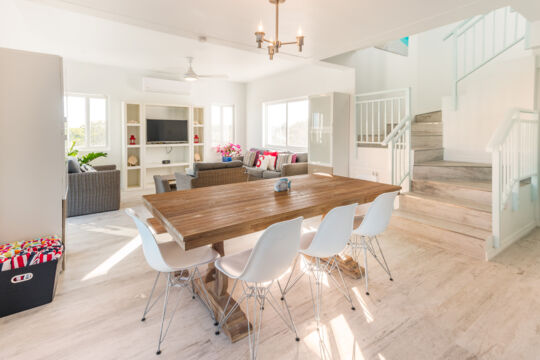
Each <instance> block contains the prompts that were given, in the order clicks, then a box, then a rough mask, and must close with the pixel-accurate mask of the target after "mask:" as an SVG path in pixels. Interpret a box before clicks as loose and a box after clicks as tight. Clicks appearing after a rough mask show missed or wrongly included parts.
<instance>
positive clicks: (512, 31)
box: [444, 6, 528, 108]
mask: <svg viewBox="0 0 540 360" xmlns="http://www.w3.org/2000/svg"><path fill="white" fill-rule="evenodd" d="M526 24H527V19H526V18H525V17H523V16H522V15H521V14H519V13H518V12H516V11H515V10H513V9H512V8H510V7H508V6H507V7H502V8H499V9H496V10H493V11H491V12H489V13H487V14H484V15H477V16H474V17H472V18H470V19H467V20H465V21H463V22H462V23H460V24H459V25H458V26H457V27H456V28H454V29H453V30H452V32H451V33H450V34H448V35H447V36H446V37H445V38H444V40H448V39H450V38H451V39H452V40H453V48H454V49H453V70H452V71H453V78H454V79H453V84H452V85H453V86H452V87H453V89H452V90H453V91H452V95H453V98H454V107H455V108H457V105H458V104H457V103H458V85H459V83H460V82H461V81H462V80H464V79H465V78H467V77H468V76H470V75H471V74H473V73H474V72H475V71H477V70H478V69H480V68H482V67H483V66H484V65H486V64H488V63H489V62H490V61H492V60H493V59H495V58H496V57H498V56H499V55H501V54H502V53H504V52H505V51H507V50H508V49H510V48H512V47H513V46H514V45H516V44H517V43H519V42H520V41H522V40H523V39H525V37H526V35H527V31H528V27H527V25H526Z"/></svg>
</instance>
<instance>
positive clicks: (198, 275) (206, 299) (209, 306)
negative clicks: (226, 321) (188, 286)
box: [193, 267, 218, 326]
mask: <svg viewBox="0 0 540 360" xmlns="http://www.w3.org/2000/svg"><path fill="white" fill-rule="evenodd" d="M193 272H194V276H195V275H196V278H195V277H194V279H193V281H194V283H193V286H194V287H195V281H197V280H198V281H199V283H200V284H201V285H200V288H201V292H202V293H203V294H204V299H203V298H202V297H201V296H200V295H199V299H200V300H201V302H202V303H203V305H204V306H205V307H206V310H208V312H209V313H210V317H211V318H212V320H213V321H214V326H217V325H218V322H217V319H216V315H215V314H214V311H213V310H212V302H211V301H210V295H208V291H207V290H206V285H205V284H204V281H203V279H202V276H201V272H200V271H199V268H198V267H195V269H194V270H193ZM194 291H195V289H194Z"/></svg>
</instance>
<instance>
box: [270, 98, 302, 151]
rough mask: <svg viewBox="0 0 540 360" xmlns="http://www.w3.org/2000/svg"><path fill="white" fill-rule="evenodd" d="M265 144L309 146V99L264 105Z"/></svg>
mask: <svg viewBox="0 0 540 360" xmlns="http://www.w3.org/2000/svg"><path fill="white" fill-rule="evenodd" d="M264 111H265V126H266V129H265V134H266V136H265V146H267V147H275V148H283V149H294V150H299V149H302V150H305V149H307V147H308V101H307V99H301V100H290V101H281V102H277V103H270V104H265V105H264Z"/></svg>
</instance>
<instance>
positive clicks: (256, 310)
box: [246, 285, 265, 360]
mask: <svg viewBox="0 0 540 360" xmlns="http://www.w3.org/2000/svg"><path fill="white" fill-rule="evenodd" d="M247 290H248V293H247V297H246V317H247V321H248V323H251V324H252V325H253V329H251V327H249V326H248V340H249V353H250V359H252V360H255V359H256V358H257V350H258V345H259V337H260V333H261V323H262V317H263V310H262V307H261V306H258V304H259V300H260V299H259V298H260V297H264V296H265V295H264V290H263V292H261V289H259V288H258V287H257V286H256V285H254V286H252V287H249V286H248V289H247ZM250 302H253V304H252V306H250ZM251 311H253V314H251Z"/></svg>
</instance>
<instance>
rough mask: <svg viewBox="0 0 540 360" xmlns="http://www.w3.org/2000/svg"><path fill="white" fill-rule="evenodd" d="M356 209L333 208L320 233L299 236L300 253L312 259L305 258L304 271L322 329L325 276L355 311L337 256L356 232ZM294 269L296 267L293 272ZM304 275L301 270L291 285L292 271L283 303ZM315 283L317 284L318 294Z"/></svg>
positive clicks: (282, 297) (323, 221)
mask: <svg viewBox="0 0 540 360" xmlns="http://www.w3.org/2000/svg"><path fill="white" fill-rule="evenodd" d="M356 206H357V204H350V205H345V206H338V207H336V208H333V209H332V210H330V211H329V212H328V214H326V216H325V217H324V218H323V219H322V221H321V224H320V225H319V228H318V229H317V231H310V232H307V233H304V234H302V235H301V237H300V249H299V253H300V254H303V255H306V256H309V257H310V259H305V258H303V257H302V259H303V260H305V263H304V265H305V266H303V269H306V271H307V272H308V273H309V276H310V289H311V297H312V300H313V310H314V313H315V319H316V320H317V327H319V322H320V311H321V294H322V283H323V276H327V277H328V279H329V280H331V282H332V283H333V284H334V285H335V286H336V288H337V289H338V290H339V291H341V292H342V293H343V295H344V296H345V298H346V299H347V301H348V302H349V303H350V305H351V309H352V310H355V307H354V304H353V301H352V297H351V294H350V292H349V288H348V287H347V285H346V284H345V281H344V279H343V275H342V274H341V270H340V268H339V263H338V260H337V259H336V256H337V255H339V254H340V253H341V252H342V251H343V250H345V248H346V246H347V243H348V242H349V239H350V237H351V233H352V230H353V220H354V212H355V210H356ZM295 265H296V261H295ZM294 267H295V266H294V265H293V269H294ZM334 270H337V273H338V274H339V278H335V277H334V275H333V271H334ZM303 274H304V271H303V270H302V272H301V273H300V275H298V276H297V277H296V279H295V280H294V281H292V282H291V279H292V275H293V272H291V274H290V276H289V279H288V280H287V283H286V284H285V288H284V289H282V291H281V299H282V300H285V295H286V294H287V292H288V291H289V290H290V289H291V288H292V287H294V285H295V284H296V283H297V282H298V280H299V279H300V278H301V277H302V276H303ZM312 282H313V283H315V291H314V290H313V284H312Z"/></svg>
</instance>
